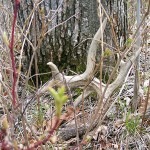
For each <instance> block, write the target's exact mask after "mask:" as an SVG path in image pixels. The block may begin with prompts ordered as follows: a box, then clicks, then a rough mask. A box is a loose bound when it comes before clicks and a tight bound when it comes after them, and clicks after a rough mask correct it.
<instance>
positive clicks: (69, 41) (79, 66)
mask: <svg viewBox="0 0 150 150" xmlns="http://www.w3.org/2000/svg"><path fill="white" fill-rule="evenodd" d="M1 1H2V0H1ZM6 3H7V5H9V2H6ZM102 4H103V6H104V8H105V9H106V11H107V13H108V15H110V16H111V17H112V19H113V24H114V25H115V26H114V29H115V32H116V39H117V44H114V41H113V39H114V37H113V35H112V28H111V25H110V23H109V22H108V23H107V28H106V30H105V33H104V41H105V42H106V43H107V44H109V46H108V45H107V46H105V47H104V49H105V48H109V49H111V50H113V49H112V48H111V46H113V47H116V46H122V43H124V42H125V40H126V38H127V32H126V31H127V4H126V1H125V0H119V1H118V0H109V1H108V0H102ZM33 8H35V11H32V10H33ZM33 13H34V14H33ZM69 18H70V19H69ZM66 20H67V21H66ZM30 21H31V23H32V24H31V27H30V29H29V32H30V33H29V34H28V35H27V37H28V39H29V40H30V42H31V43H32V44H33V46H34V48H36V53H37V59H38V69H39V72H40V73H43V72H48V71H49V68H48V67H47V65H46V64H47V62H49V61H52V62H54V63H55V64H56V65H57V66H58V67H59V69H60V70H64V69H67V70H68V69H71V70H74V71H77V72H81V71H83V70H84V69H85V66H86V56H87V50H88V49H89V45H90V42H91V38H93V35H94V34H95V32H96V31H97V29H98V28H99V25H100V24H99V22H100V21H99V17H98V2H97V0H44V1H42V2H41V3H40V4H39V3H35V2H34V1H33V0H24V1H21V5H20V9H19V14H18V25H19V26H20V27H21V28H24V30H23V33H24V34H25V33H26V30H27V29H28V27H29V22H30ZM59 24H61V25H59ZM55 26H56V28H54V27H55ZM49 30H50V32H48V31H49ZM47 32H48V33H47ZM45 33H46V34H45ZM23 39H24V37H23V36H22V37H21V40H23ZM30 42H27V41H26V43H25V46H24V53H25V56H26V58H27V63H26V64H27V66H26V69H27V68H28V67H29V65H28V64H29V62H30V60H31V57H32V54H33V47H32V46H31V44H30ZM97 57H100V54H99V53H98V55H97ZM26 69H25V70H26ZM34 73H35V67H34V65H33V66H32V74H34ZM45 80H46V79H45Z"/></svg>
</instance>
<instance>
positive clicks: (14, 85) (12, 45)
mask: <svg viewBox="0 0 150 150" xmlns="http://www.w3.org/2000/svg"><path fill="white" fill-rule="evenodd" d="M19 4H20V0H15V5H14V18H13V23H12V33H11V41H10V45H9V49H10V57H11V63H12V70H13V85H12V105H13V107H15V106H16V92H15V91H16V90H15V89H16V81H17V71H16V64H15V58H14V50H13V48H14V32H15V25H16V20H17V13H18V8H19Z"/></svg>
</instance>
